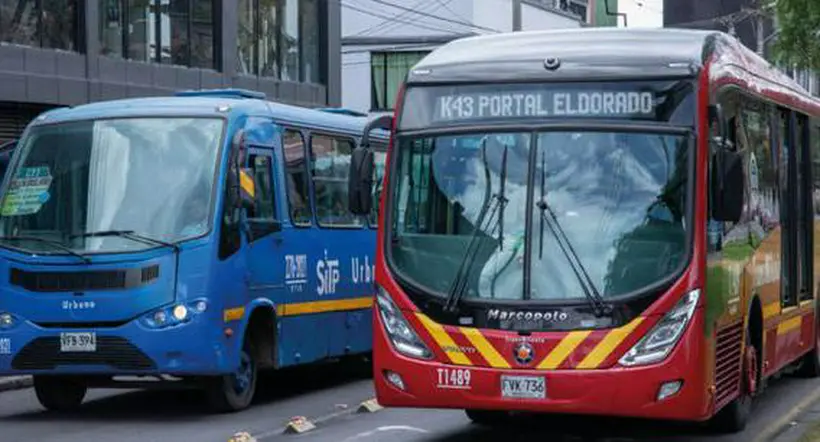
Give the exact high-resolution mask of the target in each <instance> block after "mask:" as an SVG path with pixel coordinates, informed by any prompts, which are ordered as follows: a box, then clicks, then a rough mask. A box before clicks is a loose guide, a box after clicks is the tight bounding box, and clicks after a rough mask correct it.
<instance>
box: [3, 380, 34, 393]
mask: <svg viewBox="0 0 820 442" xmlns="http://www.w3.org/2000/svg"><path fill="white" fill-rule="evenodd" d="M28 387H31V376H9V377H0V392H3V391H9V390H19V389H21V388H28Z"/></svg>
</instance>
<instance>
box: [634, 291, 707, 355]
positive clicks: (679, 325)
mask: <svg viewBox="0 0 820 442" xmlns="http://www.w3.org/2000/svg"><path fill="white" fill-rule="evenodd" d="M698 299H700V289H695V290H692V291H691V292H689V293H687V294H685V295H684V296H683V297H682V298H681V299H680V301H678V303H677V304H675V306H674V307H672V308H671V309H670V310H669V311H668V312H667V313H666V314H665V315H663V318H661V320H660V321H658V323H657V324H655V326H654V327H652V329H651V330H649V332H648V333H647V334H646V335H644V337H643V338H641V340H640V341H638V343H637V344H635V345H634V346H633V347H632V348H631V349H630V350H629V351H628V352H627V353H626V354H625V355H624V356H623V357H622V358H621V360H620V361H618V362H619V363H620V364H621V365H625V366H636V365H647V364H654V363H656V362H660V361H662V360H664V359H666V357H667V356H668V355H669V353H670V352H671V351H672V349H673V348H675V344H677V343H678V341H679V340H680V338H681V336H683V332H684V331H685V330H686V326H687V325H688V324H689V321H690V320H691V319H692V316H694V314H695V307H697V305H698Z"/></svg>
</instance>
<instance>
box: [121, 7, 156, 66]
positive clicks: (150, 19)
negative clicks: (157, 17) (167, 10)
mask: <svg viewBox="0 0 820 442" xmlns="http://www.w3.org/2000/svg"><path fill="white" fill-rule="evenodd" d="M126 12H127V13H128V16H127V19H126V23H128V27H127V29H128V33H127V35H126V38H127V42H128V43H127V47H128V58H130V59H131V60H138V61H154V60H156V57H157V56H156V54H157V52H156V50H157V48H156V34H157V28H156V22H155V21H154V12H155V8H154V0H128V9H127V11H126Z"/></svg>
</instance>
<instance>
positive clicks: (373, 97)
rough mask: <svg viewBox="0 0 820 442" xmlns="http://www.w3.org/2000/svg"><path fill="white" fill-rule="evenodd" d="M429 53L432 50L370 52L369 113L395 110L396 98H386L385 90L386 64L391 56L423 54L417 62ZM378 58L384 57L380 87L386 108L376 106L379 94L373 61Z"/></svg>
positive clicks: (386, 79)
mask: <svg viewBox="0 0 820 442" xmlns="http://www.w3.org/2000/svg"><path fill="white" fill-rule="evenodd" d="M431 52H432V50H413V51H371V52H370V111H371V112H384V111H390V110H393V109H394V108H395V105H396V97H395V96H392V97H391V96H388V94H387V90H388V87H387V86H388V84H389V81H388V75H387V67H388V65H389V63H388V62H389V59H390V56H391V55H396V54H423V55H421V57H420V58H419V60H421V59H422V58H424V57H426V56H427V55H429V54H430V53H431ZM378 56H383V57H384V59H383V61H382V63H383V65H382V69H383V70H384V79H383V81H384V84H383V85H382V87H383V89H382V90H383V91H384V100H383V102H384V103H385V105H387V107H384V108H383V107H380V106H378V103H379V96H378V95H379V94H378V92H377V89H376V72H375V70H376V66H377V65H376V64H375V60H376V58H377V57H378ZM417 63H418V62H417ZM411 67H412V66H411ZM409 71H410V67H408V68H407V72H409ZM407 72H405V73H404V76H405V77H406V76H407Z"/></svg>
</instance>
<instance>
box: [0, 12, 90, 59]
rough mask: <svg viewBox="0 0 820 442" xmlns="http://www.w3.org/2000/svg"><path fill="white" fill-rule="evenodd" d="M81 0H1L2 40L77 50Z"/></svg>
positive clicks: (0, 32)
mask: <svg viewBox="0 0 820 442" xmlns="http://www.w3.org/2000/svg"><path fill="white" fill-rule="evenodd" d="M79 16H80V9H79V8H78V7H77V0H0V41H3V42H9V43H15V44H19V45H26V46H36V47H44V48H52V49H63V50H68V51H76V50H78V48H77V37H78V35H79V32H78V31H79V20H78V19H79Z"/></svg>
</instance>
